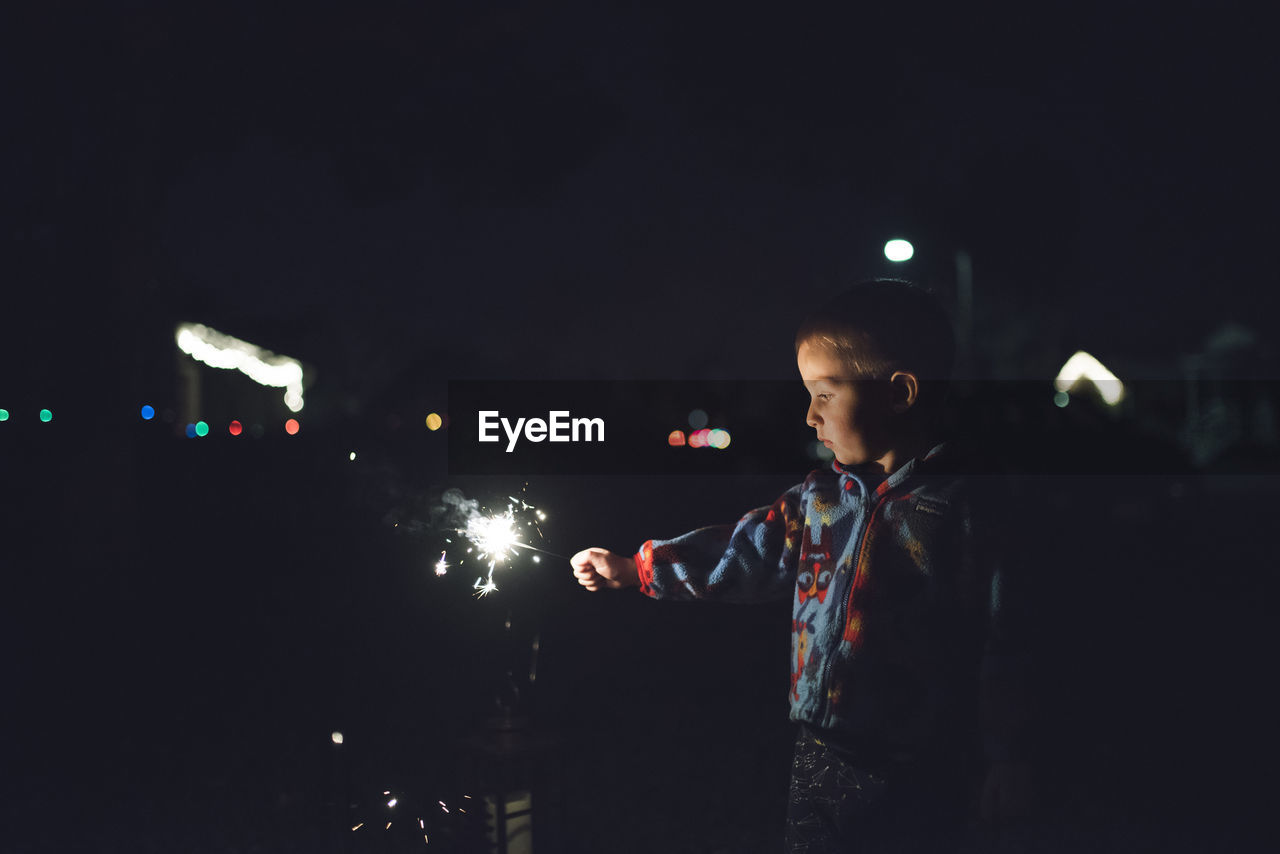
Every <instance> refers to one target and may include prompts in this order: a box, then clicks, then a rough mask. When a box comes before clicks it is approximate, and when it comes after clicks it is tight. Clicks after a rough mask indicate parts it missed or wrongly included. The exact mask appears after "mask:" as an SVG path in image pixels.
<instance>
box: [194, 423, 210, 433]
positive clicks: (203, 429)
mask: <svg viewBox="0 0 1280 854" xmlns="http://www.w3.org/2000/svg"><path fill="white" fill-rule="evenodd" d="M196 435H197V436H208V435H209V425H208V424H206V423H204V422H203V421H197V422H196Z"/></svg>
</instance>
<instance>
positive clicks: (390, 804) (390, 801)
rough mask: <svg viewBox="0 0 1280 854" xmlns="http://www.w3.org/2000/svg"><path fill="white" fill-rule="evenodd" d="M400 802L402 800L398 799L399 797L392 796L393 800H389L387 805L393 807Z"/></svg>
mask: <svg viewBox="0 0 1280 854" xmlns="http://www.w3.org/2000/svg"><path fill="white" fill-rule="evenodd" d="M399 802H400V801H399V799H398V798H392V799H391V800H389V801H387V806H389V807H393V806H395V805H396V804H398V803H399Z"/></svg>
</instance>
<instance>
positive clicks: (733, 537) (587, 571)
mask: <svg viewBox="0 0 1280 854" xmlns="http://www.w3.org/2000/svg"><path fill="white" fill-rule="evenodd" d="M803 487H804V485H803V484H800V485H797V486H794V487H792V488H791V489H789V490H787V492H786V493H784V494H783V495H782V496H781V497H780V498H779V499H778V500H777V501H775V502H774V503H773V504H772V505H770V506H767V507H760V508H757V509H755V510H752V511H750V512H748V513H747V514H745V515H744V516H743V517H742V518H741V519H739V520H738V522H737V523H736V524H734V525H718V526H713V527H708V528H699V529H698V530H696V531H691V532H689V533H687V534H684V535H683V536H680V537H676V538H675V539H672V540H648V541H646V542H645V543H644V544H643V545H641V547H640V550H639V551H638V552H637V553H636V554H635V556H634V557H622V556H621V555H616V554H614V553H612V552H610V551H608V550H606V549H584V550H583V551H580V552H578V553H577V554H576V555H574V556H573V557H572V558H571V559H570V561H569V562H570V564H571V565H572V566H573V574H574V576H575V577H576V578H577V579H578V583H579V584H581V585H582V586H583V587H585V588H587V589H588V590H603V589H606V588H607V589H617V588H620V587H639V588H640V592H642V593H644V594H645V595H646V596H650V597H652V598H655V599H714V600H717V601H721V602H763V601H768V600H772V599H778V598H782V597H784V596H786V595H789V594H790V593H791V591H792V590H793V589H794V587H795V561H796V558H797V555H798V554H799V547H800V530H801V523H802V515H801V510H800V496H801V492H802V490H803Z"/></svg>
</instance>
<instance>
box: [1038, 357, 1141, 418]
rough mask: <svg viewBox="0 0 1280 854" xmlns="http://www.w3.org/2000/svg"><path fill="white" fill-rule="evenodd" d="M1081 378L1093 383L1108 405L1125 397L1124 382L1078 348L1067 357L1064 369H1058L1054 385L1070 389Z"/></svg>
mask: <svg viewBox="0 0 1280 854" xmlns="http://www.w3.org/2000/svg"><path fill="white" fill-rule="evenodd" d="M1080 380H1088V381H1089V382H1091V383H1093V385H1094V387H1095V388H1097V389H1098V393H1099V394H1101V395H1102V399H1103V400H1104V401H1106V403H1107V405H1108V406H1115V405H1116V404H1117V403H1119V402H1120V401H1121V400H1122V399H1123V398H1124V383H1122V382H1120V379H1119V378H1118V377H1117V376H1116V375H1115V374H1113V373H1111V371H1108V370H1107V369H1106V368H1105V367H1103V365H1102V363H1101V362H1099V361H1098V360H1097V359H1095V358H1094V357H1093V356H1091V355H1089V354H1088V353H1086V352H1085V351H1083V350H1077V351H1076V353H1075V355H1074V356H1072V357H1071V358H1070V359H1067V363H1066V364H1065V365H1063V366H1062V370H1060V371H1058V378H1057V379H1056V380H1054V381H1053V387H1054V388H1056V389H1057V390H1058V391H1070V390H1071V387H1072V386H1074V385H1075V384H1076V383H1078V382H1079V381H1080Z"/></svg>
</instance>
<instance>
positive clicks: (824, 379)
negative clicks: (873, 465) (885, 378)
mask: <svg viewBox="0 0 1280 854" xmlns="http://www.w3.org/2000/svg"><path fill="white" fill-rule="evenodd" d="M796 363H797V364H798V365H799V367H800V377H801V378H802V379H803V380H804V387H805V388H806V389H807V390H808V391H809V411H808V412H807V413H806V414H805V422H806V423H807V424H808V425H809V426H810V427H812V428H813V429H814V430H816V431H817V433H818V440H819V441H820V442H822V443H823V444H824V445H826V446H827V447H828V448H830V449H831V450H832V451H833V452H834V453H835V456H836V459H837V460H839V461H840V463H841V464H842V465H859V464H861V463H865V462H870V461H872V460H879V459H880V458H882V457H883V456H885V454H887V453H888V452H889V451H890V443H889V442H888V438H889V435H890V430H889V424H890V420H891V419H890V416H891V414H892V408H891V395H890V394H889V393H888V385H889V384H888V383H885V382H878V381H874V380H855V379H851V378H849V376H848V374H849V371H848V369H847V368H846V367H845V366H844V364H843V363H842V362H841V361H840V360H839V359H837V358H835V357H834V356H832V355H831V354H829V353H828V352H826V351H825V350H823V349H822V348H820V347H814V346H811V345H810V344H808V343H807V342H806V343H804V344H801V345H800V349H799V351H798V352H797V353H796Z"/></svg>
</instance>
